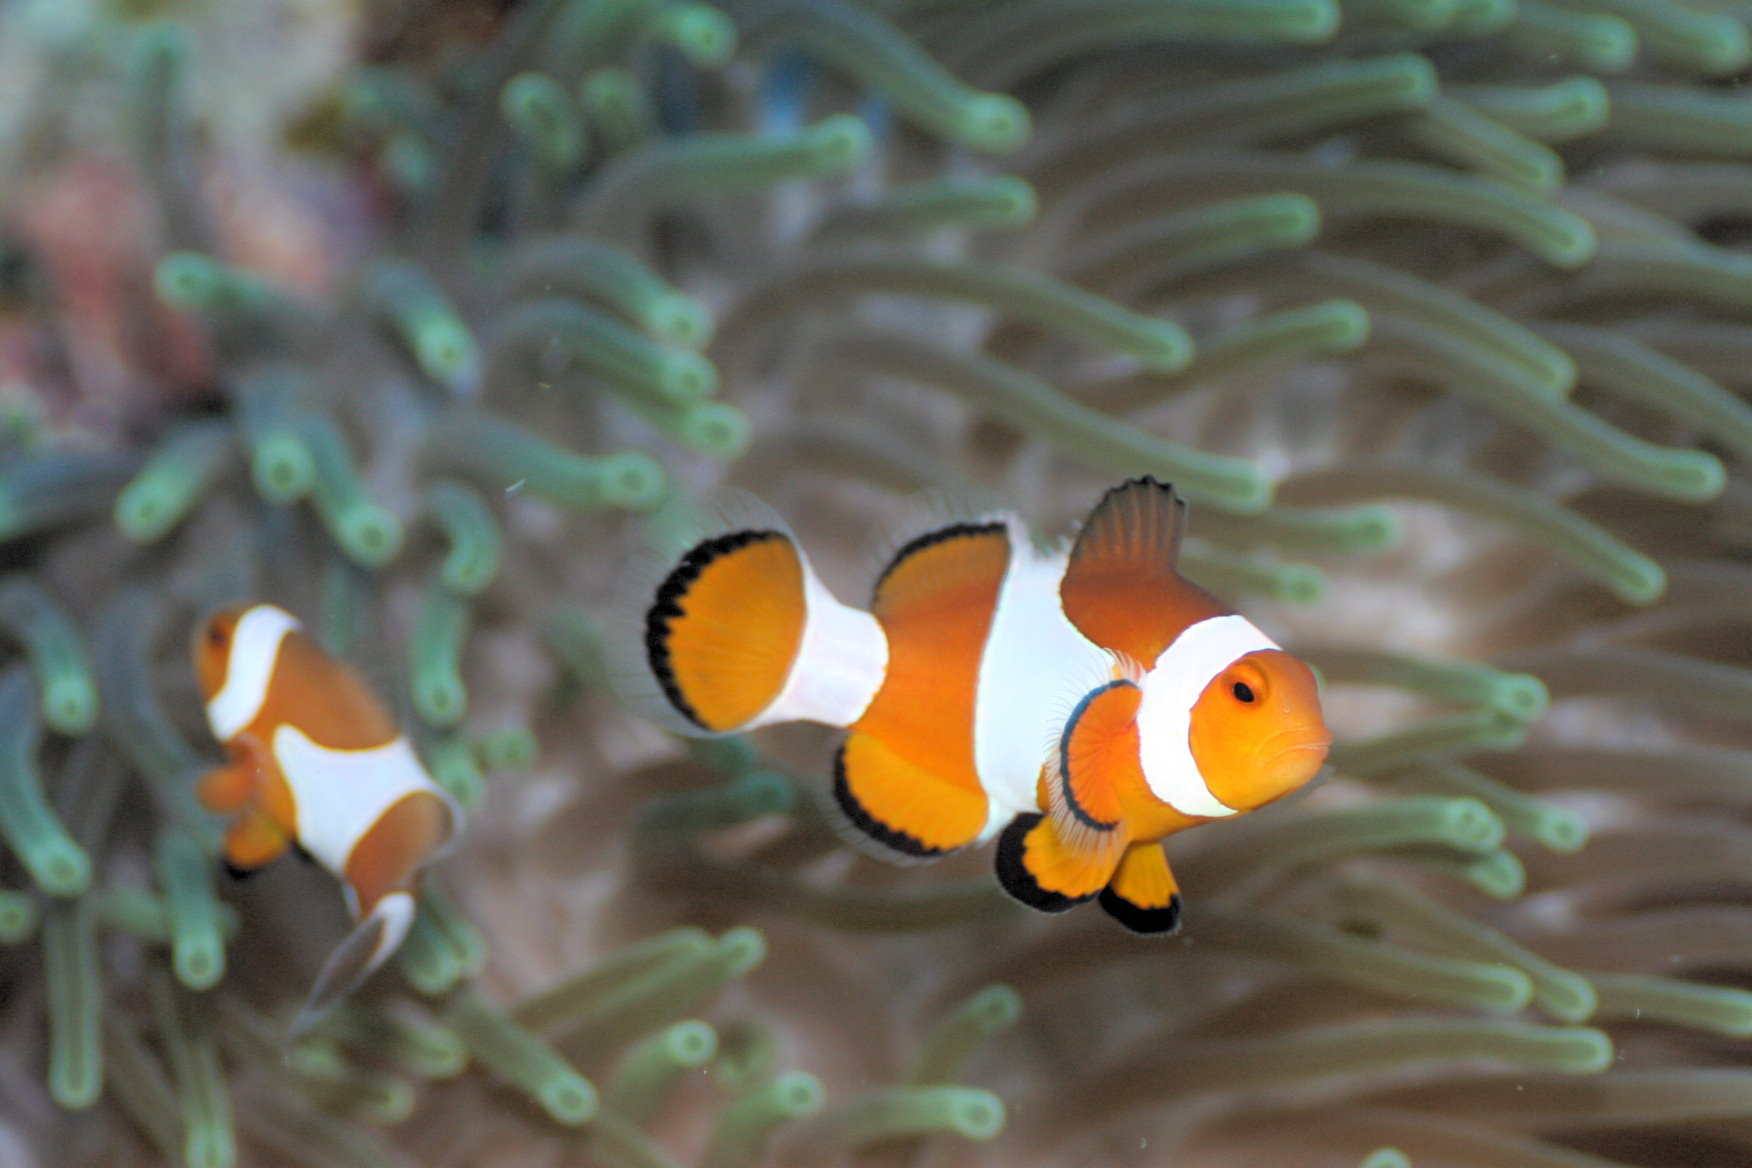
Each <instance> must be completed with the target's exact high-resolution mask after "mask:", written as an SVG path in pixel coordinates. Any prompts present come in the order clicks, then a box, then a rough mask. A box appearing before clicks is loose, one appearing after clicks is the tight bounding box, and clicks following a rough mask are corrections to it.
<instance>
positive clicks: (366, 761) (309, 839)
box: [273, 725, 461, 879]
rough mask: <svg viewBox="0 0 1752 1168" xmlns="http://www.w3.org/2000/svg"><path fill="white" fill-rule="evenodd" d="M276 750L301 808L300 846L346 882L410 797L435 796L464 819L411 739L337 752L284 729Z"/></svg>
mask: <svg viewBox="0 0 1752 1168" xmlns="http://www.w3.org/2000/svg"><path fill="white" fill-rule="evenodd" d="M273 749H274V761H275V762H277V763H279V765H280V772H281V773H282V774H283V775H285V777H286V785H287V786H288V787H290V788H291V790H292V800H293V805H294V806H295V807H296V808H297V812H298V842H299V844H300V845H302V846H303V848H304V850H305V851H307V852H309V853H310V854H311V855H312V856H314V857H315V858H316V860H317V861H318V862H319V863H320V864H322V866H323V867H325V868H327V869H328V870H329V871H330V872H333V873H334V874H335V875H336V876H339V877H341V878H342V879H345V877H346V869H347V857H348V856H350V855H352V853H353V848H354V847H355V846H356V845H357V844H358V843H359V840H360V839H361V838H363V837H364V835H365V833H366V832H367V831H369V830H371V827H372V826H373V825H374V824H375V823H376V822H377V821H378V819H380V818H381V817H382V815H383V813H384V812H385V811H387V810H389V808H390V806H391V805H392V804H394V803H395V802H397V801H398V800H400V799H402V798H404V797H405V796H407V795H409V794H411V793H413V792H415V791H427V792H430V793H431V794H433V795H435V796H437V797H438V798H440V799H442V800H444V802H445V803H446V804H447V805H449V806H450V811H451V820H452V822H453V823H454V822H459V821H460V819H461V816H460V814H459V812H458V809H457V808H456V806H455V804H454V803H453V801H452V800H451V798H450V796H449V795H448V794H447V793H446V792H445V791H444V789H443V788H442V787H440V786H438V784H437V783H434V782H433V781H432V779H431V777H430V776H428V775H427V774H426V768H425V767H423V766H421V765H420V760H419V758H418V757H417V756H416V755H415V754H414V750H413V747H411V746H410V745H408V740H407V738H405V737H397V738H396V739H394V740H393V741H391V742H389V743H386V744H385V745H383V746H378V747H373V748H371V749H369V750H331V749H329V748H328V747H326V746H319V745H317V744H316V743H314V742H312V741H311V740H310V739H309V738H307V737H306V736H305V735H304V733H303V732H302V731H300V730H299V729H298V728H297V727H294V726H286V725H281V726H279V727H277V728H276V729H275V730H274V743H273Z"/></svg>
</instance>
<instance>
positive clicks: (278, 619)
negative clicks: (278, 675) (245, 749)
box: [207, 604, 299, 742]
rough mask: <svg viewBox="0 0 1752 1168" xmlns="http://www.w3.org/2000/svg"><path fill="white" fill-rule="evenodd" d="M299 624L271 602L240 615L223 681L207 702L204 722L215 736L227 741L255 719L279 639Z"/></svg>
mask: <svg viewBox="0 0 1752 1168" xmlns="http://www.w3.org/2000/svg"><path fill="white" fill-rule="evenodd" d="M298 627H299V625H298V620H297V618H296V617H294V616H293V615H292V614H291V613H289V612H287V611H286V610H285V609H282V608H275V607H274V606H273V605H271V604H258V605H256V606H255V607H254V608H252V609H250V610H249V611H248V612H246V613H244V614H243V616H242V617H241V618H239V620H238V622H237V628H236V629H235V630H234V631H233V632H232V634H231V651H230V653H229V655H228V656H227V660H226V668H225V684H224V685H223V686H221V687H220V689H219V692H218V693H216V694H214V695H213V700H212V701H210V702H208V703H207V725H208V726H210V727H211V728H212V730H213V737H214V738H217V739H218V740H219V741H220V742H228V741H230V740H231V739H232V738H235V737H236V736H237V732H238V731H240V730H242V729H243V728H244V727H245V726H247V725H249V724H250V723H251V722H253V721H255V718H256V715H257V714H259V713H261V710H262V703H263V702H264V701H266V700H267V697H268V683H269V682H270V681H271V680H273V676H274V662H275V661H276V660H278V659H279V656H280V642H281V641H284V640H285V639H286V634H287V633H289V632H291V631H292V630H293V629H296V628H298Z"/></svg>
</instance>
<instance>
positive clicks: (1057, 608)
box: [973, 521, 1113, 842]
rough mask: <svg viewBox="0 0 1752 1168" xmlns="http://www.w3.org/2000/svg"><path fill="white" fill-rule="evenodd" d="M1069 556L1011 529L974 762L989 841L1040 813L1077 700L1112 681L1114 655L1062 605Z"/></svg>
mask: <svg viewBox="0 0 1752 1168" xmlns="http://www.w3.org/2000/svg"><path fill="white" fill-rule="evenodd" d="M1065 562H1066V557H1065V555H1064V554H1063V553H1060V554H1056V555H1042V554H1041V553H1039V552H1037V551H1036V550H1035V549H1034V547H1033V546H1032V543H1031V542H1030V540H1029V539H1028V536H1027V535H1026V533H1024V532H1023V531H1022V530H1021V527H1020V524H1018V523H1016V522H1014V521H1012V522H1011V524H1010V567H1009V571H1008V572H1006V573H1005V575H1004V583H1003V587H1002V588H1001V589H1000V590H999V592H998V607H997V611H996V612H994V613H993V614H992V625H991V629H990V631H989V632H988V633H987V634H986V644H985V652H984V654H983V655H982V656H981V658H980V662H979V692H978V697H977V698H976V699H975V703H974V718H973V759H974V767H975V769H976V770H977V772H978V774H979V780H980V784H981V785H982V786H984V787H985V792H986V797H987V798H988V799H989V800H990V807H989V810H988V812H987V816H986V826H985V830H984V831H983V832H982V833H981V834H980V840H981V841H982V842H983V841H985V840H988V839H990V838H991V837H992V836H994V835H996V834H997V833H998V832H999V831H1001V830H1003V828H1004V826H1005V825H1006V824H1008V823H1009V822H1010V820H1012V819H1014V818H1015V817H1016V816H1017V815H1020V814H1023V813H1024V812H1030V811H1039V810H1040V806H1039V799H1038V794H1037V790H1038V788H1037V781H1038V780H1039V778H1040V767H1041V764H1042V763H1043V762H1045V761H1046V757H1047V752H1048V751H1050V750H1051V749H1052V743H1053V742H1055V741H1056V740H1057V736H1058V732H1059V730H1060V729H1062V724H1063V721H1064V718H1065V716H1066V715H1067V714H1069V713H1070V711H1071V709H1072V707H1073V706H1074V705H1075V703H1076V701H1077V699H1078V698H1079V697H1081V696H1082V695H1083V693H1084V692H1086V691H1087V690H1088V689H1090V688H1092V687H1093V686H1095V685H1099V684H1101V683H1102V682H1103V681H1104V680H1106V679H1107V678H1108V677H1109V676H1110V670H1111V666H1112V662H1113V658H1112V655H1111V654H1109V653H1108V652H1107V651H1106V650H1104V649H1102V648H1101V647H1100V646H1099V645H1097V644H1095V642H1093V641H1091V640H1090V639H1089V638H1087V637H1085V636H1084V635H1083V634H1082V633H1081V632H1079V631H1077V627H1076V626H1075V625H1073V624H1072V623H1071V622H1070V619H1069V618H1068V617H1066V616H1065V610H1064V606H1063V604H1062V603H1061V602H1060V600H1059V582H1060V581H1061V580H1062V579H1064V574H1065Z"/></svg>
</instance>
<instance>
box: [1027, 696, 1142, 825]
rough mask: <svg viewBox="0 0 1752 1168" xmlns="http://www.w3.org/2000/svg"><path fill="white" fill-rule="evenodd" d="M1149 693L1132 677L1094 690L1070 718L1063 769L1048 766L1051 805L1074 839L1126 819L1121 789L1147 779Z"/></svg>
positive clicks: (1054, 818) (1053, 814)
mask: <svg viewBox="0 0 1752 1168" xmlns="http://www.w3.org/2000/svg"><path fill="white" fill-rule="evenodd" d="M1142 699H1143V693H1142V691H1141V690H1139V689H1138V687H1137V686H1136V685H1134V684H1133V683H1132V682H1130V681H1126V680H1123V679H1122V680H1119V681H1111V682H1108V683H1107V684H1106V685H1103V686H1100V687H1098V688H1096V689H1092V690H1090V691H1089V692H1088V693H1086V694H1084V695H1083V700H1082V701H1080V702H1078V703H1077V706H1076V708H1075V709H1074V710H1072V711H1071V716H1070V717H1069V718H1068V719H1066V721H1065V729H1064V733H1063V734H1062V735H1060V737H1059V748H1058V758H1057V760H1056V762H1057V767H1056V770H1057V775H1056V776H1054V775H1053V773H1052V771H1053V769H1054V768H1051V767H1049V768H1048V772H1047V773H1048V781H1049V787H1048V790H1047V797H1046V806H1047V808H1048V810H1049V812H1050V814H1051V817H1052V821H1053V824H1054V826H1055V827H1057V829H1058V833H1059V835H1060V836H1061V837H1062V838H1063V839H1065V840H1066V841H1067V842H1069V843H1071V844H1073V845H1080V844H1083V843H1084V841H1083V839H1082V837H1083V836H1085V835H1086V834H1088V833H1090V832H1111V831H1114V830H1116V829H1117V828H1118V827H1119V825H1120V819H1121V817H1122V814H1121V805H1120V791H1121V790H1123V789H1125V788H1126V786H1127V785H1128V784H1130V785H1131V786H1132V787H1134V788H1140V789H1141V787H1142V785H1143V777H1142V772H1141V771H1140V769H1139V768H1140V763H1139V761H1138V726H1137V716H1138V703H1139V702H1140V701H1141V700H1142Z"/></svg>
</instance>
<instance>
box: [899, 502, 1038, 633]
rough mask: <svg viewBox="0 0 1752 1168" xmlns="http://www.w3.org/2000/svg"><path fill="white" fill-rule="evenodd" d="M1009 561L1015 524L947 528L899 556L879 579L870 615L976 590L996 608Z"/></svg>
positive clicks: (999, 520)
mask: <svg viewBox="0 0 1752 1168" xmlns="http://www.w3.org/2000/svg"><path fill="white" fill-rule="evenodd" d="M1009 562H1010V533H1009V526H1008V524H1006V523H1005V521H1004V520H1003V519H1002V518H997V517H993V518H989V519H978V520H967V521H957V522H954V523H949V524H946V525H944V526H942V527H938V528H936V529H934V530H932V531H927V532H925V533H924V534H923V535H919V536H916V537H914V538H913V539H912V540H911V541H909V542H907V543H905V544H903V545H902V546H901V547H900V548H899V550H897V551H896V552H895V553H894V557H893V558H892V559H890V560H889V561H888V566H887V567H886V568H884V569H883V570H882V574H881V575H880V576H879V577H877V579H876V587H875V589H874V592H873V593H872V597H871V601H870V611H871V612H873V613H875V614H876V616H877V617H878V618H879V619H882V618H888V617H893V616H896V615H900V614H902V613H904V612H905V611H907V610H909V609H913V608H915V607H917V606H919V605H927V604H933V603H938V602H941V601H944V600H946V599H949V598H951V597H960V596H963V595H964V594H966V593H968V592H969V591H970V590H972V591H977V592H979V593H980V594H981V595H982V596H983V595H986V594H989V598H990V603H992V604H994V605H995V603H996V601H997V590H998V587H999V586H1000V585H1001V584H1002V583H1003V580H1004V573H1005V571H1006V569H1007V568H1008V566H1009ZM988 615H989V614H988Z"/></svg>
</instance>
